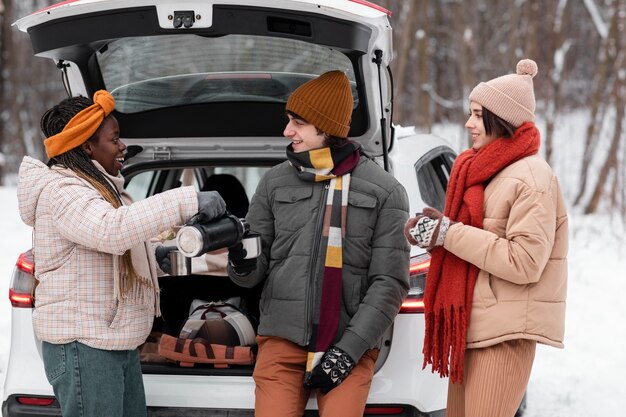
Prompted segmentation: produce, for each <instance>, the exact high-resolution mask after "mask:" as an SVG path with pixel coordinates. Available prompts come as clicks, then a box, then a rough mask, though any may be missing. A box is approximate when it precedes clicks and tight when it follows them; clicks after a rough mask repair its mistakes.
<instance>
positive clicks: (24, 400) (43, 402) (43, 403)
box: [15, 396, 54, 407]
mask: <svg viewBox="0 0 626 417" xmlns="http://www.w3.org/2000/svg"><path fill="white" fill-rule="evenodd" d="M15 400H16V401H17V402H18V403H20V404H24V405H37V406H40V407H47V406H49V405H52V403H54V397H21V396H20V397H16V398H15Z"/></svg>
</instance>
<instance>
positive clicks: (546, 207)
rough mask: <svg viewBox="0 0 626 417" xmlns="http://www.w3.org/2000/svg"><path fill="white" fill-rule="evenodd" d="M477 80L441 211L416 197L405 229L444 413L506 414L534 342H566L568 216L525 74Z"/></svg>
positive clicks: (428, 360)
mask: <svg viewBox="0 0 626 417" xmlns="http://www.w3.org/2000/svg"><path fill="white" fill-rule="evenodd" d="M536 73H537V64H536V63H535V62H534V61H532V60H528V59H526V60H522V61H520V62H519V63H518V65H517V74H510V75H505V76H502V77H498V78H495V79H493V80H490V81H488V82H486V83H480V84H479V85H478V86H476V87H475V88H474V90H473V91H472V92H471V94H470V97H469V98H470V115H469V119H468V121H467V123H466V124H465V126H466V127H467V129H468V130H469V133H470V135H471V140H472V148H471V149H468V150H466V151H465V152H462V153H461V154H460V155H459V156H458V158H457V160H456V161H455V163H454V166H453V169H452V173H451V177H450V182H449V185H448V190H447V193H446V207H445V211H444V213H443V214H442V213H440V212H438V211H437V210H435V209H432V208H425V209H424V212H423V214H420V215H418V216H416V217H414V218H412V219H410V220H409V221H408V222H407V224H406V226H405V236H406V237H407V239H408V240H409V242H410V243H412V244H414V245H419V246H420V247H423V248H426V249H428V250H430V251H431V253H432V262H431V268H430V271H429V273H428V277H427V283H428V284H427V286H426V295H425V304H426V314H425V320H426V335H425V342H424V364H425V365H426V364H431V365H432V369H433V371H438V372H439V373H440V375H442V376H450V384H449V390H448V406H447V412H446V415H447V416H448V417H450V416H452V417H464V416H467V417H469V416H472V417H473V416H476V417H478V416H490V417H513V415H514V414H515V412H516V410H517V408H518V407H519V404H520V402H521V399H522V397H523V395H524V391H525V389H526V385H527V384H528V380H529V377H530V371H531V368H532V364H533V361H534V355H535V347H536V343H537V342H540V343H544V344H547V345H550V346H555V347H559V348H562V347H563V335H564V326H565V297H566V287H567V258H566V257H567V245H568V243H567V242H568V223H567V212H566V207H565V203H564V200H563V197H562V194H561V190H560V187H559V184H558V181H557V178H556V176H555V175H554V173H553V172H552V169H551V168H550V166H549V165H548V164H547V163H546V162H545V161H544V160H543V159H542V158H541V157H540V156H539V155H538V150H539V144H540V141H539V131H538V129H537V128H536V126H535V125H534V111H535V96H534V91H533V82H532V78H533V77H534V76H535V75H536Z"/></svg>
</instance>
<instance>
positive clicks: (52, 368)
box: [41, 342, 67, 385]
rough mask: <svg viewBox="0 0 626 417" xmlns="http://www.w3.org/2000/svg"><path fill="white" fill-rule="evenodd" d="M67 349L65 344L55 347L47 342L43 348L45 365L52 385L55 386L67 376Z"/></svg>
mask: <svg viewBox="0 0 626 417" xmlns="http://www.w3.org/2000/svg"><path fill="white" fill-rule="evenodd" d="M66 347H67V345H65V344H63V345H55V344H52V343H47V342H44V345H43V346H42V352H41V353H42V356H43V365H44V369H45V371H46V378H47V379H48V382H49V383H50V385H54V383H55V382H56V381H57V380H58V379H59V378H61V377H62V376H63V375H64V374H65V370H66V368H67V360H66V357H67V354H66V352H65V349H66Z"/></svg>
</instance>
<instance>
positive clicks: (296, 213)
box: [274, 186, 313, 231]
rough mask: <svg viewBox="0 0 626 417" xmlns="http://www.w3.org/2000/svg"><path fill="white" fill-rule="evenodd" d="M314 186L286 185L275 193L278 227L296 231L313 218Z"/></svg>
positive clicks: (275, 220) (275, 212)
mask: <svg viewBox="0 0 626 417" xmlns="http://www.w3.org/2000/svg"><path fill="white" fill-rule="evenodd" d="M312 195H313V188H312V187H311V186H308V187H284V188H279V189H277V190H276V192H275V193H274V223H275V225H276V228H277V229H280V230H287V231H296V230H299V229H301V228H302V227H303V226H304V225H305V224H306V222H307V220H309V219H310V218H311V210H312V207H311V196H312Z"/></svg>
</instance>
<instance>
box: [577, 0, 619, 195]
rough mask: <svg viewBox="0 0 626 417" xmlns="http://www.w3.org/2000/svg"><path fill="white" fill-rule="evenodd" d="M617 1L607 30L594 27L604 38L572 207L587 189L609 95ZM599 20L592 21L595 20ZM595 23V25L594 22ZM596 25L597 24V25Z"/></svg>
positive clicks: (612, 9)
mask: <svg viewBox="0 0 626 417" xmlns="http://www.w3.org/2000/svg"><path fill="white" fill-rule="evenodd" d="M586 4H587V5H588V7H589V11H590V14H591V15H592V16H598V13H597V11H596V10H594V9H592V8H591V6H590V5H591V4H592V2H591V0H588V1H587V2H586ZM619 4H620V0H613V7H612V8H611V11H612V14H611V19H610V22H611V23H610V26H609V30H608V32H607V33H606V34H604V33H603V32H604V30H603V26H601V25H600V26H597V27H598V31H599V32H600V35H601V36H602V35H604V37H603V39H602V44H601V47H600V49H599V52H598V65H597V67H596V71H595V76H594V79H593V83H592V95H591V97H590V114H591V117H590V119H589V123H588V125H587V130H586V135H585V146H584V151H583V157H582V164H581V171H580V189H579V191H578V194H577V195H576V199H575V200H574V204H575V205H577V204H579V203H581V201H582V199H583V197H584V196H585V192H586V190H587V186H588V185H589V181H590V180H589V175H588V174H589V168H590V165H591V161H592V159H593V155H594V151H595V149H596V146H594V145H595V142H596V140H597V134H598V132H597V129H596V128H597V127H598V126H600V125H601V123H602V117H603V115H604V113H605V105H606V101H605V98H606V97H607V95H608V94H609V93H610V88H609V85H610V84H611V76H612V74H611V72H610V69H611V68H612V67H613V65H614V62H615V59H616V55H615V53H616V51H615V49H614V45H615V43H616V37H617V36H619V29H618V26H617V22H618V6H619ZM598 18H599V17H595V18H594V20H597V19H598ZM597 23H598V22H597ZM598 24H599V23H598Z"/></svg>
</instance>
